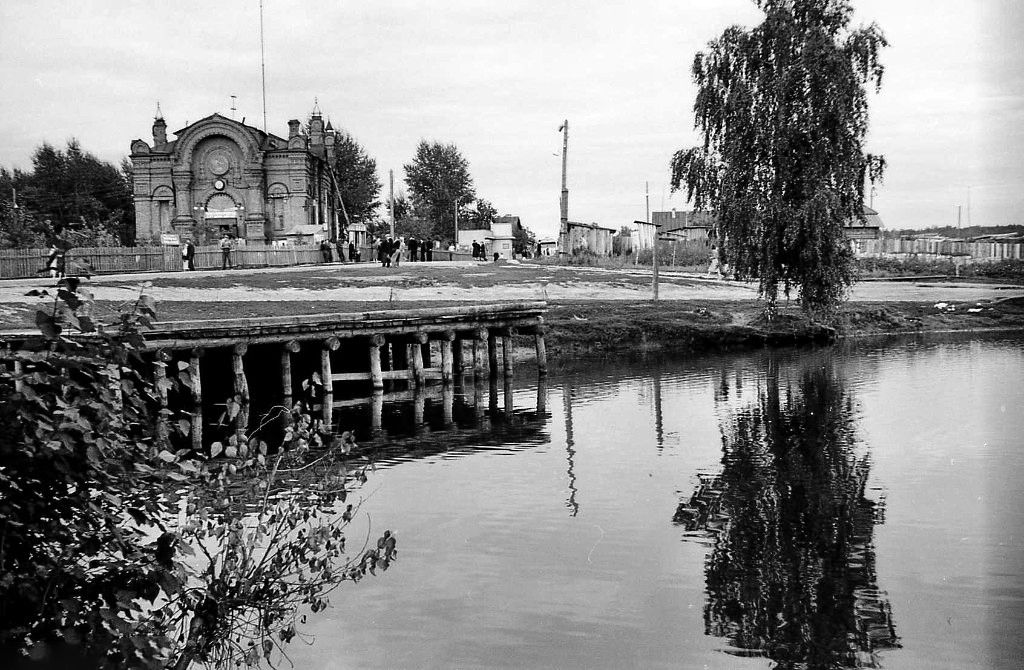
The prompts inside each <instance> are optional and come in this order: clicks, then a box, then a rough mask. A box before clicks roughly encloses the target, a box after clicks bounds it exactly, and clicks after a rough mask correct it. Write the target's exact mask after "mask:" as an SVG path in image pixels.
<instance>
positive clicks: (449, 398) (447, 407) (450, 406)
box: [441, 384, 455, 428]
mask: <svg viewBox="0 0 1024 670" xmlns="http://www.w3.org/2000/svg"><path fill="white" fill-rule="evenodd" d="M441 405H442V406H443V407H444V427H445V428H451V427H452V425H453V424H454V423H455V389H454V388H453V387H452V385H451V384H445V385H444V386H442V387H441Z"/></svg>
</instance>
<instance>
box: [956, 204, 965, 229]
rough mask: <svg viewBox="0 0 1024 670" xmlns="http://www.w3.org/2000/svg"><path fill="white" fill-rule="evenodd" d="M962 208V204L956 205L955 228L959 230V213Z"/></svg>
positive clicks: (961, 211)
mask: <svg viewBox="0 0 1024 670" xmlns="http://www.w3.org/2000/svg"><path fill="white" fill-rule="evenodd" d="M963 209H964V206H963V205H957V206H956V229H957V230H960V215H961V214H962V213H963Z"/></svg>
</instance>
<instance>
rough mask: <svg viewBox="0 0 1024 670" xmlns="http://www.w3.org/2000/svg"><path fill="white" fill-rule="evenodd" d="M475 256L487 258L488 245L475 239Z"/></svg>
mask: <svg viewBox="0 0 1024 670" xmlns="http://www.w3.org/2000/svg"><path fill="white" fill-rule="evenodd" d="M473 258H479V259H480V260H484V261H485V260H487V247H486V246H485V245H484V244H483V243H478V242H477V241H476V240H473Z"/></svg>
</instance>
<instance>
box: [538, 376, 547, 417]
mask: <svg viewBox="0 0 1024 670" xmlns="http://www.w3.org/2000/svg"><path fill="white" fill-rule="evenodd" d="M547 412H548V377H547V375H538V376H537V416H538V417H541V416H544V415H545V414H547Z"/></svg>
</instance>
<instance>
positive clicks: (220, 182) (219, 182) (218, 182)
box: [213, 179, 224, 191]
mask: <svg viewBox="0 0 1024 670" xmlns="http://www.w3.org/2000/svg"><path fill="white" fill-rule="evenodd" d="M213 187H214V188H215V189H217V190H218V191H223V190H224V180H223V179H217V180H215V181H214V182H213Z"/></svg>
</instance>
